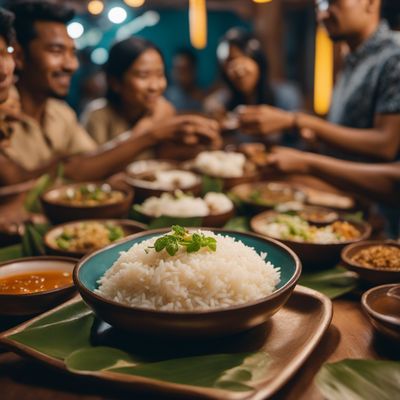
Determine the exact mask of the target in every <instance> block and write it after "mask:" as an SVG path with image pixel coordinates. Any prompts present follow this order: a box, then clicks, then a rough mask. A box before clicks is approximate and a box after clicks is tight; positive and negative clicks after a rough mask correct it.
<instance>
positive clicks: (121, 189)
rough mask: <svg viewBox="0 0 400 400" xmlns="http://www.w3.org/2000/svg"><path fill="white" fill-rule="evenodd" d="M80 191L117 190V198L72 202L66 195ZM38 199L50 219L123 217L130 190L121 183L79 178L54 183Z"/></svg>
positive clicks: (128, 205)
mask: <svg viewBox="0 0 400 400" xmlns="http://www.w3.org/2000/svg"><path fill="white" fill-rule="evenodd" d="M80 191H89V192H90V191H93V192H94V191H101V192H105V193H106V192H108V193H111V192H113V193H120V194H121V196H119V198H118V199H115V200H113V201H112V202H108V203H107V202H104V203H103V204H102V203H101V202H100V201H99V202H97V200H94V201H93V202H92V203H91V204H89V202H86V203H83V202H82V203H81V204H79V203H78V202H75V203H72V202H69V201H67V200H66V197H67V196H69V195H70V194H72V195H73V196H74V193H78V192H80ZM40 200H41V203H42V206H43V210H44V212H45V214H46V216H47V217H48V218H49V220H50V221H51V222H52V223H55V224H57V223H61V222H68V221H74V220H78V219H95V218H123V217H126V216H127V215H128V213H129V209H130V206H131V204H132V200H133V191H132V189H130V188H129V187H127V186H124V185H115V184H107V183H102V182H82V183H73V184H67V185H62V186H58V187H56V188H52V189H50V190H48V191H47V192H45V193H44V194H43V195H42V196H41V198H40Z"/></svg>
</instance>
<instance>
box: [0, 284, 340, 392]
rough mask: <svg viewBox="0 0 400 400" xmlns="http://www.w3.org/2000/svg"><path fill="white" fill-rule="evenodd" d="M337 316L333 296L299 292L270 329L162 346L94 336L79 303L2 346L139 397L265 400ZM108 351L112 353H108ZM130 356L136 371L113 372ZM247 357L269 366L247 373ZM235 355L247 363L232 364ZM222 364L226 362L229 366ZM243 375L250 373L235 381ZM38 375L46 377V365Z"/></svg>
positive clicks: (251, 366)
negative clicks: (86, 356)
mask: <svg viewBox="0 0 400 400" xmlns="http://www.w3.org/2000/svg"><path fill="white" fill-rule="evenodd" d="M304 310H307V312H304ZM331 317H332V303H331V301H330V300H329V299H328V298H327V297H325V296H324V295H322V294H321V293H319V292H316V291H314V290H311V289H307V288H304V287H301V286H297V287H296V288H295V290H294V292H293V295H292V297H291V298H290V299H289V300H288V302H287V303H286V304H285V305H284V306H283V307H282V309H281V310H280V311H279V312H278V313H277V314H275V315H274V316H273V317H272V318H271V319H270V320H269V322H267V323H266V324H263V325H261V326H259V327H258V328H255V329H252V330H250V331H248V332H245V333H243V334H240V335H234V336H231V337H229V338H226V337H225V338H223V339H216V340H211V341H205V342H198V341H196V342H190V341H189V342H186V343H182V341H180V342H178V343H176V342H169V341H165V340H161V339H160V340H158V342H154V341H151V340H150V339H149V338H148V337H144V338H141V340H140V341H139V340H138V338H137V337H135V336H132V335H131V334H129V335H128V336H126V335H123V334H116V333H115V332H113V331H112V328H110V327H107V326H106V327H105V328H104V330H103V334H96V335H92V336H91V334H90V332H91V330H93V324H94V323H95V324H96V325H97V326H100V325H101V324H102V323H101V322H100V321H96V322H95V320H94V315H93V313H92V312H91V311H90V309H88V308H87V306H85V305H84V303H83V302H82V301H81V300H80V299H79V298H76V299H74V300H71V301H70V302H69V303H67V304H64V305H62V306H60V307H58V308H57V309H55V310H52V311H50V312H48V313H47V314H45V315H43V316H40V317H38V318H35V319H34V320H31V321H29V322H27V323H24V324H22V325H20V326H19V327H16V328H13V329H11V330H9V331H7V332H5V333H3V334H2V335H0V342H1V344H3V345H5V346H7V347H8V348H9V349H11V350H13V351H16V352H18V353H20V354H22V355H26V356H29V357H31V358H32V357H33V358H34V359H36V360H37V361H40V362H42V363H44V364H46V365H49V366H52V367H55V368H58V369H60V370H63V371H66V370H68V371H69V372H70V373H72V374H74V375H81V376H82V379H83V377H84V376H86V377H88V378H91V379H92V382H93V378H95V379H97V380H100V381H103V382H105V383H106V384H107V385H108V386H111V387H113V386H114V387H121V386H122V387H124V388H126V389H129V390H131V391H133V392H134V393H135V394H137V395H138V396H141V395H142V396H144V394H149V393H151V394H152V395H153V396H156V397H157V398H160V397H163V396H164V395H165V396H169V397H171V396H172V397H174V398H177V397H179V398H207V399H226V400H234V399H237V400H239V399H253V400H256V399H257V400H260V399H265V398H269V397H271V396H273V395H274V394H275V393H276V391H277V390H278V389H280V388H281V387H282V386H283V385H285V384H286V383H287V382H288V380H289V379H290V378H291V377H292V376H293V375H294V374H295V373H296V371H297V370H298V369H299V368H300V367H301V365H302V364H303V363H304V361H305V360H306V359H307V357H308V356H309V355H310V354H311V352H312V351H313V350H314V349H315V347H316V346H317V345H318V343H319V341H320V339H321V337H322V336H323V334H324V332H325V331H326V329H327V328H328V326H329V324H330V321H331ZM49 322H50V323H49ZM110 329H111V330H110ZM96 332H97V331H96ZM40 335H46V338H47V340H46V343H43V342H42V343H40V340H38V339H39V337H40ZM73 339H74V341H73ZM94 346H102V347H96V348H95V347H94ZM103 346H107V348H108V349H110V350H111V351H112V353H108V352H105V351H104V350H103V349H104V347H103ZM83 347H85V348H86V350H87V351H88V353H86V355H88V356H90V354H91V355H96V354H98V356H97V357H96V356H95V357H94V358H92V360H93V361H92V362H88V361H89V358H85V353H83V352H82V350H83V349H82V348H83ZM93 351H94V353H92V352H93ZM96 351H98V353H96ZM127 354H128V357H129V358H130V359H131V360H132V359H135V360H138V358H140V361H138V365H137V366H136V367H134V368H126V369H120V370H115V369H114V370H113V369H112V368H111V370H110V367H112V365H114V364H115V362H116V361H117V359H116V357H117V358H118V359H126V356H127ZM243 355H246V356H248V358H247V359H248V360H251V359H253V360H255V359H256V358H254V357H259V358H258V361H263V360H265V361H266V362H258V363H254V362H253V363H249V362H247V364H246V366H245V367H244V368H242V367H243V361H242V360H243ZM208 356H211V357H215V358H214V359H209V362H208V363H204V361H206V360H207V359H204V358H202V357H208ZM231 356H234V357H238V356H239V358H238V359H236V360H233V361H232V362H230V357H231ZM223 357H225V358H223ZM74 359H75V360H74ZM100 359H101V360H102V361H101V362H100ZM77 360H78V363H79V364H80V365H78V363H77V362H76V361H77ZM221 360H223V362H224V363H225V365H223V366H222V367H221ZM150 363H153V364H150ZM93 364H94V365H93ZM218 368H219V369H218ZM242 370H246V372H244V371H243V373H241V374H236V375H232V373H233V372H234V371H236V372H240V371H242ZM35 371H37V372H38V373H39V374H41V373H43V370H42V368H40V366H38V367H37V368H35ZM228 371H231V372H230V373H228ZM210 375H213V377H212V379H211V377H210ZM63 376H64V375H63ZM222 376H228V377H230V378H231V384H229V382H226V381H225V384H224V379H223V378H222ZM235 376H236V377H237V379H236V378H235ZM240 377H242V378H240ZM221 378H222V379H221ZM239 379H241V380H239ZM228 380H229V379H228ZM235 383H240V384H239V385H235ZM39 389H40V387H39ZM95 390H96V389H95ZM98 390H101V389H98ZM132 395H133V394H132Z"/></svg>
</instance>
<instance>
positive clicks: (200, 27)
mask: <svg viewBox="0 0 400 400" xmlns="http://www.w3.org/2000/svg"><path fill="white" fill-rule="evenodd" d="M189 30H190V41H191V43H192V46H193V47H195V48H196V49H204V48H205V47H206V45H207V8H206V2H205V0H190V2H189Z"/></svg>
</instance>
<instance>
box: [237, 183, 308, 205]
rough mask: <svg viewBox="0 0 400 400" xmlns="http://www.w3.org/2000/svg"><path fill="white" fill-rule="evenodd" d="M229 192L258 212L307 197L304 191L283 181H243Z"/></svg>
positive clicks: (303, 199)
mask: <svg viewBox="0 0 400 400" xmlns="http://www.w3.org/2000/svg"><path fill="white" fill-rule="evenodd" d="M268 192H269V193H270V196H268ZM231 193H232V194H233V195H234V196H236V197H237V198H238V199H239V200H240V201H241V202H242V203H244V204H246V205H249V206H251V208H252V209H254V210H257V211H259V212H261V211H263V210H269V209H272V208H274V207H275V206H277V205H279V204H282V203H287V202H299V203H304V201H305V200H306V197H307V196H306V195H305V193H304V192H302V191H301V190H298V189H296V188H295V187H293V185H291V184H290V183H285V182H255V183H244V184H241V185H237V186H234V187H233V188H232V189H231ZM260 196H262V197H260ZM258 197H260V198H258Z"/></svg>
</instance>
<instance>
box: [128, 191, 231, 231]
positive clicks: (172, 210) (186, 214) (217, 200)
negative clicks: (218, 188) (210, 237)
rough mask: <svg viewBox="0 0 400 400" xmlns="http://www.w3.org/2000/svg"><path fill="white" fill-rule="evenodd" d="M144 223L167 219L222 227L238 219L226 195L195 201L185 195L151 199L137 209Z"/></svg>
mask: <svg viewBox="0 0 400 400" xmlns="http://www.w3.org/2000/svg"><path fill="white" fill-rule="evenodd" d="M134 210H135V212H136V213H137V214H138V216H139V218H142V219H143V220H144V222H151V221H154V220H155V219H160V218H166V219H168V220H169V221H170V220H174V219H175V220H176V221H179V220H181V219H185V220H186V221H189V220H193V221H197V223H196V225H201V226H211V227H221V226H223V225H225V223H226V222H227V221H228V220H229V219H230V218H231V217H232V216H233V215H234V205H233V202H232V201H231V200H230V199H229V197H227V196H226V195H225V194H223V193H214V192H209V193H207V194H206V195H205V196H204V197H194V196H192V195H189V194H185V193H183V192H181V191H175V192H174V193H163V194H162V195H161V196H160V197H155V196H153V197H149V198H148V199H146V200H145V201H144V202H143V203H142V204H140V205H135V206H134Z"/></svg>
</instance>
